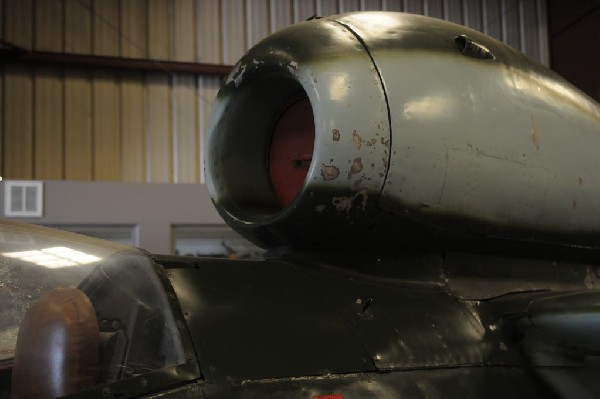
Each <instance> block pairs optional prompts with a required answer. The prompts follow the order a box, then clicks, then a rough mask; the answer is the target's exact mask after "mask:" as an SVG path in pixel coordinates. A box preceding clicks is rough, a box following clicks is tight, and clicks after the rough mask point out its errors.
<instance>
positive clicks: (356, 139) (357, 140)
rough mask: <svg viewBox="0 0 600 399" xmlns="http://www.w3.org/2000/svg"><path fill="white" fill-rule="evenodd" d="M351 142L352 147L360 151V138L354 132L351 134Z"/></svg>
mask: <svg viewBox="0 0 600 399" xmlns="http://www.w3.org/2000/svg"><path fill="white" fill-rule="evenodd" d="M352 142H353V143H354V147H356V149H357V150H360V147H361V146H362V137H360V134H358V133H357V132H356V130H355V131H353V132H352Z"/></svg>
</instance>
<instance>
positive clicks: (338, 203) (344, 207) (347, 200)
mask: <svg viewBox="0 0 600 399" xmlns="http://www.w3.org/2000/svg"><path fill="white" fill-rule="evenodd" d="M358 197H362V201H361V208H362V210H363V212H364V211H365V209H366V208H367V199H368V198H369V194H368V192H367V189H366V188H364V189H362V190H360V191H358V192H357V193H356V194H354V195H352V196H349V197H345V196H344V197H333V199H332V200H331V203H332V204H333V206H335V209H336V210H337V211H339V212H343V211H345V212H350V210H352V207H353V205H352V204H353V203H354V200H355V199H357V198H358Z"/></svg>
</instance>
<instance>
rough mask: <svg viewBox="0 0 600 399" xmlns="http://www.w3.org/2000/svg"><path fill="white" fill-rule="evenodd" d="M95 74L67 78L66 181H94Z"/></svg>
mask: <svg viewBox="0 0 600 399" xmlns="http://www.w3.org/2000/svg"><path fill="white" fill-rule="evenodd" d="M91 81H92V74H91V72H89V71H86V70H83V69H76V70H71V71H69V72H68V73H67V74H66V75H65V110H64V115H65V160H64V163H65V179H67V180H92V177H93V175H92V170H93V165H92V160H93V156H92V113H93V109H92V83H91Z"/></svg>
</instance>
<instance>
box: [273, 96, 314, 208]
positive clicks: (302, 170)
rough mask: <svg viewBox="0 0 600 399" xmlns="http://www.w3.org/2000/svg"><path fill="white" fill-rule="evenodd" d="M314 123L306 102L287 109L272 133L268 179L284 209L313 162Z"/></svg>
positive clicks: (301, 183)
mask: <svg viewBox="0 0 600 399" xmlns="http://www.w3.org/2000/svg"><path fill="white" fill-rule="evenodd" d="M314 143H315V123H314V119H313V111H312V107H311V105H310V101H309V100H308V98H303V99H301V100H299V101H296V102H295V103H293V104H292V105H290V106H289V107H288V108H287V109H286V110H285V111H284V112H283V113H282V115H281V117H280V118H279V120H278V121H277V123H276V125H275V128H274V129H273V133H272V137H271V144H270V147H269V150H268V157H269V178H270V180H271V184H272V186H273V190H274V191H275V195H276V196H277V198H278V199H279V201H280V203H281V204H282V205H283V206H286V205H288V204H289V203H291V202H292V201H293V200H294V198H296V196H297V195H298V194H299V193H300V191H301V190H302V187H303V185H304V181H305V179H306V175H307V174H308V169H309V168H310V164H311V162H312V157H313V149H314Z"/></svg>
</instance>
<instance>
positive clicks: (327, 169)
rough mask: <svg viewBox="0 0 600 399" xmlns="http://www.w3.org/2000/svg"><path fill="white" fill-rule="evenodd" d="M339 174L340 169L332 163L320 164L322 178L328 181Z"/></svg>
mask: <svg viewBox="0 0 600 399" xmlns="http://www.w3.org/2000/svg"><path fill="white" fill-rule="evenodd" d="M339 174H340V170H339V169H338V168H336V167H335V166H333V165H325V164H321V176H323V180H325V181H329V180H333V179H335V178H336V177H338V176H339Z"/></svg>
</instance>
